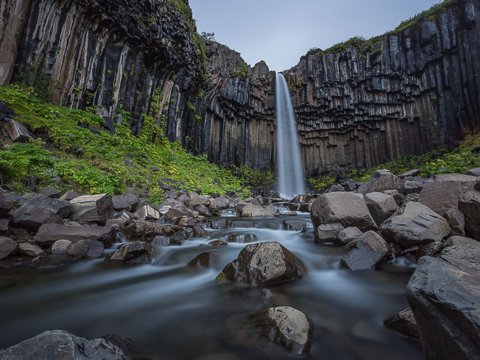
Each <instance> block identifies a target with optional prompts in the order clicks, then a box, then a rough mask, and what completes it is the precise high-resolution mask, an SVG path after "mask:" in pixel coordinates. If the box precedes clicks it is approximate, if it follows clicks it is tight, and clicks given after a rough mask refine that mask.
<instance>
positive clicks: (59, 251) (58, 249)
mask: <svg viewBox="0 0 480 360" xmlns="http://www.w3.org/2000/svg"><path fill="white" fill-rule="evenodd" d="M70 244H72V242H71V241H70V240H57V241H55V242H54V243H53V245H52V249H51V253H52V255H67V250H68V247H69V246H70Z"/></svg>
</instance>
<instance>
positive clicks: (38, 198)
mask: <svg viewBox="0 0 480 360" xmlns="http://www.w3.org/2000/svg"><path fill="white" fill-rule="evenodd" d="M24 206H35V207H37V208H41V209H44V210H48V211H51V212H53V213H55V214H57V215H58V216H60V217H62V218H67V217H68V216H70V213H71V211H72V208H71V205H70V203H69V202H68V201H64V200H60V199H52V198H49V197H48V196H45V195H41V194H31V196H28V198H27V199H26V201H25V203H24Z"/></svg>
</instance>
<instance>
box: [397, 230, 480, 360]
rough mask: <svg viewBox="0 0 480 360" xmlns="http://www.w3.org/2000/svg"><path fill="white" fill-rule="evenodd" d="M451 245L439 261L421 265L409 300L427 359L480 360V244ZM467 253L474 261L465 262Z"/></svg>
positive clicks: (429, 259) (425, 261)
mask: <svg viewBox="0 0 480 360" xmlns="http://www.w3.org/2000/svg"><path fill="white" fill-rule="evenodd" d="M466 241H469V243H468V244H469V245H468V248H465V244H462V243H465V242H466ZM449 242H450V244H451V245H447V247H446V249H444V251H442V253H441V254H440V257H439V258H433V257H429V256H426V257H423V258H421V259H420V261H419V264H418V267H417V269H416V270H415V273H414V274H413V276H412V278H411V279H410V281H409V283H408V285H407V299H408V302H409V303H410V306H411V308H412V310H413V313H414V315H415V319H416V321H417V325H418V329H419V332H420V338H421V341H422V345H423V349H424V353H425V355H426V357H427V359H440V360H443V359H445V360H446V359H465V360H467V359H479V358H480V356H479V354H480V331H479V329H480V287H479V284H480V270H479V263H480V261H479V258H480V257H479V255H480V243H479V242H478V241H474V240H471V239H467V240H465V238H463V239H453V240H452V239H451V241H450V240H449ZM466 253H470V254H471V255H472V256H471V257H470V258H464V255H465V254H466Z"/></svg>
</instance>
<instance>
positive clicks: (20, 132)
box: [3, 119, 32, 142]
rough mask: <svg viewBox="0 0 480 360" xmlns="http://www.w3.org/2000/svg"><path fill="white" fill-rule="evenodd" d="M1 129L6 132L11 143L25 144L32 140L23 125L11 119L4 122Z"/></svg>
mask: <svg viewBox="0 0 480 360" xmlns="http://www.w3.org/2000/svg"><path fill="white" fill-rule="evenodd" d="M3 129H4V130H5V131H6V132H7V134H8V136H10V139H12V141H13V142H27V141H28V140H30V139H31V138H32V135H31V134H30V132H29V131H28V129H27V128H26V127H25V125H23V124H21V123H19V122H18V121H16V120H13V119H9V120H7V121H5V122H4V124H3Z"/></svg>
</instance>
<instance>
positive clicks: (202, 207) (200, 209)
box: [195, 205, 212, 217]
mask: <svg viewBox="0 0 480 360" xmlns="http://www.w3.org/2000/svg"><path fill="white" fill-rule="evenodd" d="M195 211H198V213H199V214H200V215H202V216H205V217H210V216H212V213H211V212H210V210H209V209H208V207H206V206H205V205H198V206H195Z"/></svg>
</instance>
